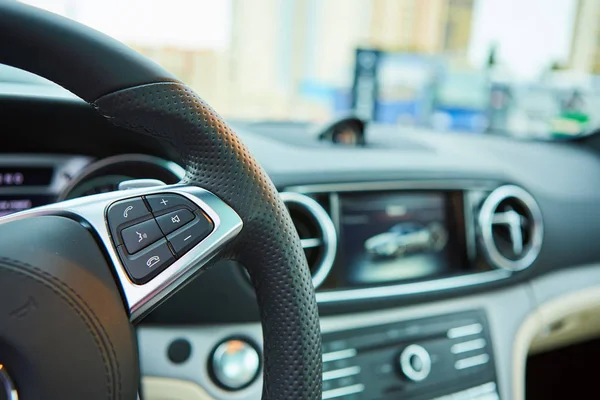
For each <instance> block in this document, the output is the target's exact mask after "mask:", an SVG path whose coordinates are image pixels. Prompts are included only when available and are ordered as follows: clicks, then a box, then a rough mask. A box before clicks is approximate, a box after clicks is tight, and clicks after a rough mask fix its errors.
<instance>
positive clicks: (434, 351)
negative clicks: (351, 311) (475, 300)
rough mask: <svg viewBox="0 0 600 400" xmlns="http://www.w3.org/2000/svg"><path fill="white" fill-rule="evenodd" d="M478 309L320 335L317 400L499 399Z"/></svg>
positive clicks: (483, 318)
mask: <svg viewBox="0 0 600 400" xmlns="http://www.w3.org/2000/svg"><path fill="white" fill-rule="evenodd" d="M495 382H496V371H495V366H494V358H493V352H492V343H491V337H490V335H489V332H488V329H487V319H486V316H485V313H484V312H483V311H481V310H473V311H467V312H462V313H456V314H447V315H442V316H437V317H430V318H424V319H419V320H413V321H402V322H396V323H391V324H388V325H381V326H375V327H368V328H358V329H354V330H346V331H340V332H332V333H325V334H324V335H323V399H334V398H335V399H337V398H340V399H360V400H363V399H364V400H374V399H376V400H395V399H398V398H402V399H407V400H430V399H433V398H442V399H444V400H446V399H459V398H460V399H465V400H484V399H485V400H499V394H498V391H497V388H496V383H495Z"/></svg>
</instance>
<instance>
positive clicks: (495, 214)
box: [479, 186, 543, 271]
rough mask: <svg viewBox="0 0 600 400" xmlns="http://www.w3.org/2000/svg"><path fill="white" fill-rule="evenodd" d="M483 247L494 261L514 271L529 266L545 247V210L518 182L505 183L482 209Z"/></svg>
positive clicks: (480, 216) (494, 192)
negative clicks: (513, 184)
mask: <svg viewBox="0 0 600 400" xmlns="http://www.w3.org/2000/svg"><path fill="white" fill-rule="evenodd" d="M479 229H480V234H481V241H482V247H483V249H484V251H485V254H486V256H487V258H488V261H489V262H490V263H492V264H493V265H495V266H497V267H500V268H505V269H508V270H511V271H520V270H522V269H525V268H527V267H529V266H530V265H531V264H532V263H533V262H534V261H535V259H536V258H537V256H538V254H539V253H540V249H541V247H542V236H543V222H542V213H541V211H540V208H539V207H538V205H537V203H536V202H535V200H534V198H533V197H532V196H531V195H530V194H529V193H527V192H526V191H525V190H523V189H521V188H520V187H517V186H501V187H499V188H498V189H496V190H494V191H493V192H492V193H491V194H490V195H489V196H488V198H487V199H486V200H485V201H484V202H483V205H482V207H481V210H480V212H479Z"/></svg>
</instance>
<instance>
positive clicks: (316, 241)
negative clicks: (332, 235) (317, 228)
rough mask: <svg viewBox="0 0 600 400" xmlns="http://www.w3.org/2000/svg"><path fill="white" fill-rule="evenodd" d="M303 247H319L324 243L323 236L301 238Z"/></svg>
mask: <svg viewBox="0 0 600 400" xmlns="http://www.w3.org/2000/svg"><path fill="white" fill-rule="evenodd" d="M300 242H301V243H302V248H303V249H310V248H313V247H319V246H321V245H322V244H323V240H321V238H310V239H301V240H300Z"/></svg>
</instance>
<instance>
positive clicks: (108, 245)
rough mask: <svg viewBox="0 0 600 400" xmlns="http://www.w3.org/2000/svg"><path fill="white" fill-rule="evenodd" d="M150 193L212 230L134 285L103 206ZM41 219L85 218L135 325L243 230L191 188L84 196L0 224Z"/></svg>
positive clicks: (219, 205) (210, 197) (212, 199)
mask: <svg viewBox="0 0 600 400" xmlns="http://www.w3.org/2000/svg"><path fill="white" fill-rule="evenodd" d="M153 193H173V194H179V195H182V196H184V197H186V198H187V199H189V200H191V201H192V202H193V203H194V204H195V205H197V206H198V207H199V208H200V209H202V211H204V212H205V213H206V215H208V216H209V217H210V219H211V220H212V221H213V223H214V229H213V231H212V232H211V233H210V234H209V235H208V236H207V237H206V238H205V239H204V240H202V241H201V242H200V243H199V244H197V245H196V246H195V247H193V248H192V249H191V250H190V251H189V252H187V253H186V254H184V255H183V256H181V257H180V258H178V259H177V261H175V262H174V263H173V264H172V265H171V266H169V267H167V268H166V269H165V270H164V271H162V272H161V273H160V274H158V275H157V276H156V277H155V278H153V279H152V280H150V281H149V282H147V283H145V284H142V285H138V284H135V283H134V282H132V281H131V279H130V278H129V276H128V274H127V272H126V270H125V268H124V266H123V264H122V263H121V260H120V258H119V256H118V254H117V252H116V249H115V247H114V245H113V243H112V240H111V236H110V231H109V229H108V225H107V222H106V210H107V207H108V206H109V205H110V204H112V203H114V202H115V201H117V200H124V199H128V198H131V197H136V196H143V195H149V194H153ZM43 215H64V216H67V217H68V216H71V217H75V219H78V220H81V219H83V220H84V221H85V222H86V223H87V224H89V226H90V227H91V228H92V229H93V230H94V231H95V232H96V234H97V235H98V237H99V238H100V240H101V241H102V245H103V247H104V249H105V251H106V252H107V253H108V255H109V256H110V260H111V261H112V263H113V265H114V268H115V271H116V275H117V277H118V279H119V283H120V285H121V287H122V289H123V293H124V295H125V298H126V301H127V305H128V307H129V312H130V319H131V320H132V321H136V320H138V319H139V318H141V317H142V316H144V315H145V314H146V313H147V312H149V311H150V310H152V309H153V308H154V307H155V306H157V305H158V304H159V303H160V302H161V301H162V300H165V299H166V298H167V297H168V296H169V295H170V294H173V293H174V292H175V291H176V290H177V289H178V288H180V287H181V285H182V284H183V283H184V282H185V281H186V280H187V279H189V278H191V277H192V276H193V275H194V274H196V273H197V272H199V271H200V270H201V269H202V267H203V266H204V265H205V264H206V263H207V262H208V261H210V260H211V259H212V258H213V257H214V256H215V255H216V254H217V253H218V252H219V250H220V249H221V248H222V247H223V246H224V245H225V244H227V243H229V242H230V241H231V240H232V239H233V238H235V237H236V236H237V234H238V233H239V232H240V231H241V230H242V225H243V223H242V219H241V218H240V217H239V215H238V214H237V213H236V212H235V211H234V210H233V209H232V208H231V207H229V206H228V205H227V204H226V203H225V202H223V201H222V200H221V199H219V198H218V197H217V196H215V195H214V194H212V193H211V192H209V191H207V190H204V189H201V188H198V187H194V186H180V185H172V186H161V187H157V188H152V189H148V188H144V189H131V190H124V191H116V192H110V193H103V194H99V195H93V196H86V197H82V198H79V199H74V200H68V201H64V202H61V203H56V204H51V205H47V206H44V207H39V208H35V209H32V210H27V211H23V212H20V213H16V214H11V215H9V216H6V217H3V218H0V224H3V223H7V222H10V221H14V220H18V219H24V218H29V217H36V216H43Z"/></svg>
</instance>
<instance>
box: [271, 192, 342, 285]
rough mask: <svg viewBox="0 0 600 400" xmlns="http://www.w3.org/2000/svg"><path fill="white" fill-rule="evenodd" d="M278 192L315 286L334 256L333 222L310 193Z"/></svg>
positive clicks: (335, 245)
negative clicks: (288, 213)
mask: <svg viewBox="0 0 600 400" xmlns="http://www.w3.org/2000/svg"><path fill="white" fill-rule="evenodd" d="M280 196H281V199H282V200H283V202H284V203H285V205H286V206H287V208H288V210H289V211H290V215H291V216H292V220H293V221H294V225H295V226H296V229H297V230H298V234H299V235H300V239H301V241H302V247H303V248H304V252H305V253H306V259H307V260H308V265H309V267H310V270H311V273H312V279H313V284H314V286H315V288H316V287H318V286H319V285H321V284H322V283H323V281H325V278H327V274H329V271H331V267H332V266H333V262H334V260H335V253H336V250H337V235H336V232H335V226H334V225H333V221H332V220H331V218H330V217H329V215H328V214H327V212H326V211H325V209H323V207H321V205H320V204H319V203H317V202H316V201H315V200H313V199H311V198H310V197H308V196H305V195H303V194H300V193H291V192H284V193H280Z"/></svg>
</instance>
